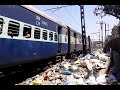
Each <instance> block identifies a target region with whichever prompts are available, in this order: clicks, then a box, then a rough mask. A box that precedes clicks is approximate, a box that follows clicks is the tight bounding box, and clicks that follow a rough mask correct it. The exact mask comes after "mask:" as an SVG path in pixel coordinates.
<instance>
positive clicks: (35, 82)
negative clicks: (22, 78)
mask: <svg viewBox="0 0 120 90" xmlns="http://www.w3.org/2000/svg"><path fill="white" fill-rule="evenodd" d="M32 83H33V85H41V83H42V81H41V80H40V79H39V78H36V79H35V80H34V81H33V82H32Z"/></svg>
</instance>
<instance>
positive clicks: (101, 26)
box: [97, 21, 104, 47]
mask: <svg viewBox="0 0 120 90" xmlns="http://www.w3.org/2000/svg"><path fill="white" fill-rule="evenodd" d="M97 24H100V28H101V39H102V40H101V41H102V47H103V24H104V23H103V21H99V22H97Z"/></svg>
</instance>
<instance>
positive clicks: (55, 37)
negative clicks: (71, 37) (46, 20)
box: [54, 33, 58, 41]
mask: <svg viewBox="0 0 120 90" xmlns="http://www.w3.org/2000/svg"><path fill="white" fill-rule="evenodd" d="M54 40H55V41H57V40H58V36H57V33H55V35H54Z"/></svg>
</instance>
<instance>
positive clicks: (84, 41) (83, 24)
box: [80, 5, 87, 56]
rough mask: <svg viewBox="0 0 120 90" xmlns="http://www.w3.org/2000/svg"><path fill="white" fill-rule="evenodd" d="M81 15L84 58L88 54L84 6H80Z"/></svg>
mask: <svg viewBox="0 0 120 90" xmlns="http://www.w3.org/2000/svg"><path fill="white" fill-rule="evenodd" d="M80 13H81V29H82V43H83V56H85V55H86V54H87V51H86V31H85V17H84V5H80Z"/></svg>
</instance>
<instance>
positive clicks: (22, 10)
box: [0, 5, 82, 68]
mask: <svg viewBox="0 0 120 90" xmlns="http://www.w3.org/2000/svg"><path fill="white" fill-rule="evenodd" d="M28 34H29V36H28V37H26V35H28ZM0 47H1V48H0V59H1V60H0V68H3V67H8V66H14V65H19V64H23V63H28V62H34V61H36V60H43V59H47V58H51V57H56V56H57V55H72V54H75V53H80V52H82V36H81V34H80V33H79V32H77V31H75V30H73V29H71V28H70V27H69V26H66V25H62V24H61V23H60V22H58V21H57V20H55V19H53V18H51V17H50V16H48V15H46V14H44V13H43V12H41V11H39V10H38V9H36V8H34V7H32V6H31V5H20V6H19V5H0Z"/></svg>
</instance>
